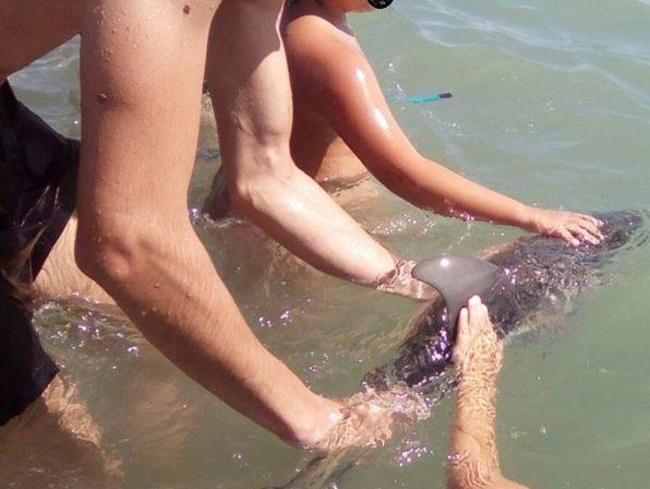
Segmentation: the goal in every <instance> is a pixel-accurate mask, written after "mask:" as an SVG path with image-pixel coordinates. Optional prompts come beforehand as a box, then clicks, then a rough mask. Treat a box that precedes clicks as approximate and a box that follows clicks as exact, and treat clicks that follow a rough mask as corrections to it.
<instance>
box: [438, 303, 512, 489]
mask: <svg viewBox="0 0 650 489" xmlns="http://www.w3.org/2000/svg"><path fill="white" fill-rule="evenodd" d="M502 357H503V346H502V344H501V342H500V341H499V340H498V339H497V336H496V333H495V331H494V328H493V326H492V324H491V323H490V319H489V317H488V314H487V308H486V307H485V306H484V305H482V304H481V301H480V299H479V298H478V297H473V298H472V299H471V300H470V303H469V311H468V309H463V310H462V311H461V314H460V317H459V320H458V337H457V340H456V347H455V349H454V367H455V369H456V372H457V374H458V375H459V376H460V385H459V389H458V401H457V404H456V413H455V417H454V425H453V430H452V435H451V457H450V460H451V468H450V473H449V481H448V487H449V488H450V489H510V488H512V489H516V488H520V489H525V488H524V486H522V485H520V484H517V483H516V482H513V481H510V480H508V479H506V478H505V477H503V475H502V474H501V469H500V465H499V454H498V451H497V445H496V433H495V421H496V402H497V387H496V381H497V376H498V374H499V370H500V369H501V363H502Z"/></svg>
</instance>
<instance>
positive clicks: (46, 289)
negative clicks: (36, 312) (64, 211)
mask: <svg viewBox="0 0 650 489" xmlns="http://www.w3.org/2000/svg"><path fill="white" fill-rule="evenodd" d="M76 233H77V219H76V218H75V217H73V218H72V219H70V222H68V225H67V226H66V228H65V231H63V234H62V235H61V237H60V238H59V240H58V241H57V242H56V245H55V246H54V248H52V251H51V252H50V255H49V256H48V258H47V260H46V262H45V264H44V265H43V269H42V270H41V271H40V273H39V274H38V276H37V277H36V281H35V282H34V285H33V292H34V294H35V296H36V297H37V298H39V299H61V298H64V297H66V296H70V295H72V294H79V295H80V296H82V297H83V298H84V299H88V300H92V301H95V302H100V303H102V304H114V302H113V299H112V298H111V296H110V295H108V294H107V293H106V292H105V291H104V289H102V288H101V287H100V286H99V285H97V283H96V282H94V281H93V280H91V279H90V278H89V277H88V276H86V275H84V274H83V273H82V272H81V270H79V268H77V264H76V263H75V259H74V240H75V234H76Z"/></svg>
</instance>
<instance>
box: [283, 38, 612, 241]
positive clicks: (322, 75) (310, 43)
mask: <svg viewBox="0 0 650 489" xmlns="http://www.w3.org/2000/svg"><path fill="white" fill-rule="evenodd" d="M296 28H298V27H296ZM295 35H296V39H300V40H301V41H303V42H302V43H298V42H296V43H293V44H292V48H291V50H290V52H289V55H290V66H291V71H292V82H293V88H294V95H295V97H299V98H300V100H301V101H303V102H304V103H307V104H310V105H311V106H312V107H314V108H315V109H316V110H317V111H318V112H319V113H320V114H321V115H322V116H323V117H325V118H326V119H327V120H328V121H329V122H330V124H331V125H332V127H333V128H334V129H335V130H336V131H337V133H338V134H339V135H340V136H341V137H342V138H343V139H344V141H345V142H346V143H347V145H348V146H349V147H350V148H351V149H352V151H354V153H355V154H356V155H357V156H358V157H359V159H360V160H361V161H362V162H363V163H364V165H365V166H366V167H367V168H368V170H369V171H370V172H372V174H373V175H374V176H375V177H377V179H379V180H380V181H381V182H382V183H383V184H384V185H386V187H388V188H389V189H390V190H392V191H393V192H395V193H396V194H398V195H399V196H401V197H402V198H404V199H406V200H408V201H409V202H411V203H412V204H414V205H416V206H418V207H422V208H427V209H432V210H434V211H436V212H438V213H440V214H443V215H447V216H454V217H458V218H464V219H468V218H470V217H473V218H477V219H481V220H486V221H491V222H494V223H497V224H507V225H512V226H517V227H520V228H522V229H525V230H528V231H533V232H537V233H540V234H544V235H549V236H556V237H559V238H563V239H565V240H566V241H568V242H570V243H572V244H574V245H576V244H578V243H579V240H585V241H589V242H592V243H594V242H597V241H598V238H599V237H600V236H601V233H600V231H599V230H598V225H599V222H598V220H597V219H595V218H593V217H591V216H586V215H581V214H575V213H569V212H557V211H547V210H541V209H536V208H533V207H530V206H527V205H524V204H522V203H520V202H518V201H517V200H515V199H512V198H510V197H507V196H505V195H503V194H500V193H498V192H495V191H492V190H490V189H488V188H485V187H483V186H481V185H479V184H477V183H475V182H473V181H471V180H469V179H467V178H465V177H463V176H461V175H459V174H457V173H455V172H453V171H451V170H449V169H448V168H445V167H444V166H442V165H440V164H438V163H436V162H434V161H431V160H428V159H426V158H424V157H422V156H421V155H420V154H419V153H418V152H417V150H416V149H415V148H414V147H413V145H412V144H411V142H410V141H409V140H408V138H407V137H406V135H405V134H404V133H403V132H402V130H401V128H400V127H399V125H398V124H397V121H395V119H394V117H393V115H392V114H391V111H390V109H389V108H388V105H387V104H386V101H385V99H384V96H383V94H382V92H381V88H380V86H379V83H378V81H377V79H376V77H375V74H374V72H373V70H372V68H371V66H370V65H369V63H368V62H367V60H366V59H365V57H364V56H363V54H361V52H360V51H358V50H356V49H352V48H351V47H349V46H337V45H336V44H337V43H339V41H337V40H333V42H334V44H335V45H331V43H316V42H314V40H315V39H316V38H317V37H318V36H309V37H308V36H306V35H301V34H300V33H295Z"/></svg>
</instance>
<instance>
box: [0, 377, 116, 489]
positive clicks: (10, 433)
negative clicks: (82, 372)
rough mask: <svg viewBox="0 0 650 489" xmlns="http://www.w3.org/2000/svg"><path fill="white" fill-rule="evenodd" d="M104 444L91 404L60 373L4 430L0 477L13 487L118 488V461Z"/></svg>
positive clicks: (0, 444) (0, 443)
mask: <svg viewBox="0 0 650 489" xmlns="http://www.w3.org/2000/svg"><path fill="white" fill-rule="evenodd" d="M100 443H101V432H100V430H99V427H98V426H97V425H96V424H95V423H94V421H93V420H92V418H91V417H90V416H89V414H88V410H87V408H86V406H85V405H84V403H83V402H81V401H80V400H79V399H78V398H77V395H76V393H75V391H74V388H72V387H70V386H69V385H67V384H66V382H65V381H64V380H62V379H61V377H60V376H57V377H56V378H55V379H54V380H53V381H52V383H51V384H50V385H49V387H48V388H47V390H46V391H45V392H44V393H43V395H42V396H41V398H40V399H38V400H36V401H35V402H33V403H32V404H31V405H30V406H29V407H28V408H27V410H26V411H25V412H24V413H23V414H22V415H20V416H18V417H16V418H14V419H12V420H11V421H9V423H7V425H5V426H3V427H1V428H0V474H1V476H0V477H1V478H2V482H3V483H5V484H9V486H10V487H14V485H15V486H16V487H51V485H52V484H53V483H56V482H59V483H61V485H62V486H63V485H64V484H65V487H71V488H79V489H81V488H98V489H99V488H111V487H119V486H120V485H121V483H122V480H123V475H122V473H121V470H120V466H119V462H117V460H115V459H111V458H110V457H108V456H107V455H106V454H105V452H104V451H103V450H102V449H101V446H100ZM12 484H13V485H12Z"/></svg>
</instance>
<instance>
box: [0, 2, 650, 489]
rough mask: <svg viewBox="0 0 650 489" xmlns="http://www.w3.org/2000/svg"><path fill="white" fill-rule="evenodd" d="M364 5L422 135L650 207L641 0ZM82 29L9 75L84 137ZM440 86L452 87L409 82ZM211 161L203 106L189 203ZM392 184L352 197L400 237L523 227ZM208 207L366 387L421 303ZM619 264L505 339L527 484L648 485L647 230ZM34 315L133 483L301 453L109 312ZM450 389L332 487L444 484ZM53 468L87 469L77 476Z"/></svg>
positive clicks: (459, 244)
mask: <svg viewBox="0 0 650 489" xmlns="http://www.w3.org/2000/svg"><path fill="white" fill-rule="evenodd" d="M352 24H353V26H354V27H355V30H356V31H357V33H358V37H359V39H360V42H361V44H362V46H363V47H364V49H365V51H366V53H367V55H368V57H369V59H370V61H371V63H372V64H373V66H374V68H375V70H376V72H377V75H378V77H379V79H380V81H381V83H382V86H383V88H384V90H385V92H386V94H387V97H388V98H389V99H390V100H391V102H390V103H391V106H392V108H393V110H394V113H395V114H396V116H397V118H398V119H399V121H400V122H401V124H402V125H403V128H404V130H405V132H406V133H407V134H408V135H409V137H411V138H412V140H413V141H414V143H415V145H416V146H417V147H418V148H419V149H420V150H421V151H422V153H424V154H426V155H428V156H430V157H431V158H433V159H436V160H438V161H440V162H442V163H444V164H446V165H448V166H449V167H451V168H453V169H455V170H457V171H460V172H462V173H464V174H465V175H468V176H471V177H472V178H475V179H476V180H478V181H480V182H481V183H484V184H486V185H489V186H492V187H494V188H496V189H499V190H501V191H504V192H506V193H509V194H511V195H513V196H515V197H517V198H519V199H521V200H524V201H527V202H531V203H535V204H538V205H541V206H548V207H563V208H566V209H574V210H579V211H590V210H617V209H646V210H647V209H650V3H649V2H647V1H646V0H618V1H616V2H612V1H605V0H589V1H587V0H574V1H573V2H560V1H557V0H537V1H533V0H494V1H490V2H486V1H477V0H453V1H452V0H443V1H433V0H396V2H395V4H394V6H393V7H391V8H390V9H388V10H387V11H385V12H381V13H373V14H364V15H359V16H356V17H354V18H353V20H352ZM78 45H79V42H78V40H75V41H72V42H71V43H69V44H67V45H66V46H64V47H62V48H60V49H58V50H56V51H55V52H53V53H51V54H50V55H49V56H48V57H46V58H45V59H43V60H40V61H38V62H36V63H34V64H33V65H31V66H30V67H28V68H27V69H25V70H23V71H22V72H21V73H18V74H16V75H14V77H13V78H12V80H13V82H14V84H15V86H16V88H17V92H18V94H19V96H20V97H21V98H22V99H23V100H24V101H25V102H26V103H27V104H28V105H29V106H30V107H32V108H33V109H34V110H35V111H37V112H38V113H39V114H40V115H42V116H43V117H44V118H45V119H46V120H47V121H48V122H50V123H51V124H52V125H54V126H55V127H56V128H57V129H59V130H60V131H62V132H63V133H65V134H66V135H71V136H79V117H80V116H79V87H78V81H77V77H78ZM442 92H451V93H452V94H453V98H451V99H446V100H441V101H437V102H433V103H431V104H422V105H413V104H409V103H408V102H407V97H414V96H426V95H429V94H434V93H442ZM218 165H219V152H218V146H217V145H216V142H215V138H214V134H213V133H212V132H211V126H210V124H209V123H205V124H204V127H203V134H202V137H201V147H200V148H199V152H198V158H197V165H196V172H195V178H194V181H193V185H192V188H191V190H190V201H191V205H192V206H193V207H198V206H200V203H201V200H202V198H203V197H204V196H205V193H206V191H207V188H208V186H209V184H210V181H211V176H212V174H213V173H214V171H215V170H216V168H217V167H218ZM380 193H381V195H380V196H379V198H378V200H376V201H375V202H374V204H373V203H365V204H362V205H359V206H356V207H355V208H352V209H350V212H351V213H352V214H353V215H354V216H355V217H356V218H358V219H359V220H360V221H361V222H362V223H363V224H364V226H365V227H366V228H367V229H368V230H369V231H371V232H372V233H373V234H374V235H375V236H376V237H377V238H378V239H380V240H381V241H382V242H384V243H386V244H387V245H388V246H390V247H391V248H392V249H394V250H396V251H397V252H399V253H400V254H402V255H404V256H409V257H414V258H423V257H427V256H429V255H432V254H434V253H437V252H439V251H441V250H455V251H458V252H468V253H477V252H479V251H480V250H482V249H485V248H487V247H489V246H493V245H496V244H500V243H504V242H506V241H508V240H510V239H513V238H514V237H516V236H518V235H519V234H520V233H519V232H518V231H517V230H513V229H509V228H497V227H493V226H489V225H486V224H469V225H468V224H466V223H462V222H456V221H452V220H448V219H443V218H440V217H436V216H432V215H428V214H426V213H424V212H421V211H419V210H417V209H414V208H413V207H411V206H409V205H408V204H406V203H404V202H403V201H401V200H400V199H398V198H396V197H394V196H391V195H389V194H388V192H385V191H381V192H380ZM199 221H200V220H199ZM199 224H200V225H199V227H200V234H201V236H202V238H203V240H204V242H205V243H206V246H207V247H208V249H209V250H210V253H211V255H212V256H213V257H214V261H215V263H216V265H217V267H218V269H219V270H220V271H221V273H222V275H223V276H224V279H225V280H226V282H227V283H228V285H229V286H230V287H231V290H232V293H233V295H234V296H235V297H236V299H237V301H238V302H239V304H240V305H241V308H242V310H243V311H244V314H245V315H246V318H247V319H248V321H249V324H250V325H251V327H252V328H253V329H254V331H255V332H256V334H257V335H258V336H259V337H260V338H261V339H262V341H263V342H264V343H265V344H266V345H267V346H268V347H269V348H270V349H271V350H272V351H273V352H274V353H276V354H277V355H278V356H280V357H281V358H282V359H283V360H285V361H286V362H287V363H288V364H289V365H290V366H291V367H292V368H293V369H294V371H296V372H297V373H298V374H299V375H300V376H301V377H302V378H304V379H305V380H306V381H307V382H308V383H309V385H310V386H311V387H312V388H313V389H315V390H317V391H319V392H324V393H326V394H328V395H330V396H345V395H349V394H351V393H353V392H355V391H356V390H357V389H358V384H359V381H360V380H361V378H362V377H363V375H364V374H365V373H366V372H367V371H369V370H371V369H372V368H373V367H374V366H376V365H378V364H379V363H381V362H382V361H385V360H386V359H388V358H391V356H392V355H393V354H394V352H395V350H396V347H397V345H398V344H399V341H400V338H401V337H402V336H403V335H404V332H405V330H406V328H407V326H408V324H409V320H410V319H411V318H412V316H413V315H414V314H415V313H416V312H417V310H418V307H417V305H415V304H413V303H412V302H410V301H408V300H405V299H401V298H398V297H389V296H386V295H382V294H380V293H377V292H374V291H370V290H366V289H363V288H361V287H358V286H354V285H351V284H347V283H343V282H341V281H339V280H336V279H333V278H329V277H325V276H323V275H322V274H320V273H318V272H316V271H314V270H312V269H309V268H308V267H306V266H304V265H302V264H299V263H297V262H296V261H294V260H291V259H289V258H287V256H286V254H284V253H283V252H282V251H281V250H279V249H277V248H273V247H270V248H269V247H266V246H264V245H263V244H260V241H259V240H253V242H252V243H251V245H250V246H242V245H241V235H240V234H237V233H241V228H240V227H238V226H237V225H235V224H232V223H227V224H221V225H213V224H206V223H205V222H203V221H200V223H199ZM234 236H236V237H237V239H235V238H234ZM260 249H264V250H267V251H265V252H260ZM606 273H607V276H608V285H607V286H606V287H603V288H599V289H595V290H592V291H589V292H587V293H585V294H583V295H581V296H580V297H579V299H578V300H577V301H576V303H575V304H573V307H572V311H571V314H569V315H568V316H567V317H565V318H561V320H560V321H559V323H560V327H558V328H556V329H554V331H553V332H548V333H542V334H538V335H535V337H534V338H529V339H519V340H516V341H513V342H511V343H510V344H509V345H508V347H507V348H506V360H505V365H504V368H503V371H502V374H501V377H500V382H499V384H500V400H499V411H498V436H499V447H500V452H501V459H502V467H503V470H504V472H505V474H506V475H508V476H510V477H511V478H515V479H517V480H519V481H521V482H523V483H525V484H527V485H528V486H530V487H532V488H549V489H557V488H576V489H641V488H645V487H647V485H648V480H650V464H649V463H648V461H649V460H650V376H649V375H648V372H650V355H649V354H648V347H647V345H650V318H649V316H650V300H649V299H650V246H645V247H640V248H638V249H636V250H633V251H631V252H629V253H627V254H625V255H620V256H619V257H617V259H616V260H614V261H613V263H611V264H610V265H608V267H607V269H606ZM39 318H40V331H41V335H42V337H43V340H44V343H45V344H46V346H47V348H48V349H49V350H50V351H51V352H52V353H53V354H54V355H55V356H56V357H57V358H58V359H59V361H60V362H61V363H62V364H63V365H64V367H65V372H66V374H67V375H69V376H70V377H72V378H73V379H74V380H75V382H76V383H77V384H78V386H79V389H80V392H81V394H82V395H83V397H84V398H85V399H86V400H87V402H88V404H89V407H90V409H91V412H92V414H93V417H94V418H95V419H96V420H97V422H98V424H99V425H100V426H101V427H102V430H103V432H104V445H105V447H106V450H107V451H109V452H111V453H113V454H114V455H115V456H116V457H118V458H119V459H121V460H122V463H123V468H124V470H125V473H126V487H128V488H134V489H135V488H137V489H150V488H151V489H153V488H156V489H157V488H178V489H204V488H205V489H208V488H210V489H214V488H261V487H268V486H274V485H280V484H282V483H285V482H286V481H288V480H289V479H290V478H291V477H292V476H293V475H294V474H295V473H296V471H297V470H298V469H300V468H301V467H302V466H303V465H304V464H305V462H306V461H307V460H308V459H309V456H308V455H305V454H303V453H301V452H299V451H297V450H295V449H292V448H289V447H287V446H285V445H283V444H282V443H281V442H280V441H278V440H277V439H275V438H274V437H273V436H271V435H269V434H267V433H265V432H264V431H263V430H261V429H259V428H257V427H255V426H254V425H253V424H252V423H251V422H249V421H248V420H247V419H245V418H243V417H241V416H239V415H237V414H235V413H234V412H232V411H231V410H229V409H228V408H226V407H224V406H223V405H222V404H221V403H219V402H218V401H216V400H214V399H212V398H211V397H210V396H209V395H208V394H206V393H205V392H204V391H203V390H202V389H200V388H199V387H197V386H196V385H194V384H192V383H191V382H190V381H188V380H187V379H185V378H184V377H183V376H182V375H181V374H180V373H178V371H177V370H175V369H174V368H173V367H172V366H170V365H169V364H168V363H167V362H166V361H165V360H164V359H162V358H161V357H160V356H159V355H158V354H157V353H156V352H155V351H153V349H152V348H151V347H149V346H148V345H147V344H146V343H144V342H143V341H142V340H141V339H140V337H139V336H138V335H137V334H136V333H135V332H134V331H133V328H131V327H130V326H128V325H127V324H125V323H124V322H123V321H121V320H119V319H118V318H115V317H112V316H110V315H102V314H100V313H98V312H97V311H92V310H90V311H87V310H83V309H80V308H78V307H70V306H68V305H62V304H57V303H51V304H48V305H47V306H46V307H45V308H44V309H43V310H42V311H41V313H40V314H39ZM452 408H453V403H452V402H451V401H449V400H447V401H444V402H442V403H441V404H440V405H439V406H437V407H436V409H435V412H434V416H433V417H432V418H431V419H429V420H427V421H425V422H422V423H420V424H418V425H416V426H415V427H413V428H412V429H410V430H409V431H407V432H406V433H404V434H403V435H401V436H400V437H398V438H396V439H395V440H394V441H393V442H391V443H390V444H388V445H387V446H385V447H382V448H379V449H376V450H374V451H372V452H371V453H370V454H369V455H367V456H366V457H364V459H363V460H362V461H361V462H360V463H359V464H358V465H357V466H355V467H353V468H352V469H350V470H348V471H346V472H345V473H343V474H342V475H341V477H339V478H337V479H336V480H334V481H330V482H329V486H328V487H330V488H339V489H343V488H350V489H388V488H393V487H404V488H410V489H419V488H427V489H431V488H443V487H445V470H446V468H445V464H446V456H447V441H448V436H449V424H450V420H451V413H452ZM25 463H26V467H25V470H31V469H35V468H36V469H37V468H38V462H37V461H29V462H27V461H26V462H25ZM28 463H32V464H35V465H34V467H31V466H28ZM6 482H7V481H5V483H6ZM57 484H58V483H57ZM4 486H5V484H3V480H2V474H0V487H4ZM16 487H20V485H18V486H16ZM53 487H76V486H75V481H74V475H73V474H71V475H70V477H69V479H68V480H67V482H66V485H60V486H59V485H56V484H55V485H54V486H53Z"/></svg>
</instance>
